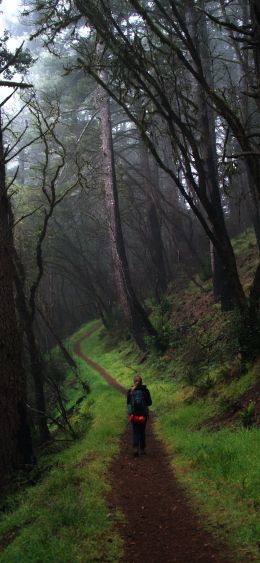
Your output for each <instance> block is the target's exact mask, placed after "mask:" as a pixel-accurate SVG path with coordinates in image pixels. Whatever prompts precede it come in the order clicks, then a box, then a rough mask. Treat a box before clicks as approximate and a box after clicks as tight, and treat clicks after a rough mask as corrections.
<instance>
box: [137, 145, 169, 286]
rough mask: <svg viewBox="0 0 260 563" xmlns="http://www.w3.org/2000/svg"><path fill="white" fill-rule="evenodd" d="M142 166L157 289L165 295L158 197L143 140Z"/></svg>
mask: <svg viewBox="0 0 260 563" xmlns="http://www.w3.org/2000/svg"><path fill="white" fill-rule="evenodd" d="M141 166H142V170H143V186H144V191H145V195H146V199H147V216H148V222H149V229H150V253H151V257H152V261H153V264H154V267H155V271H156V278H157V284H156V286H157V289H158V291H159V293H164V292H165V291H166V289H167V269H166V265H165V259H164V256H165V251H164V247H163V240H162V235H161V226H160V220H159V217H158V211H159V206H158V195H157V194H156V193H155V191H156V187H158V186H154V181H153V179H152V173H151V166H150V162H149V153H148V149H147V147H146V145H145V144H144V142H143V140H142V139H141ZM156 203H157V204H156Z"/></svg>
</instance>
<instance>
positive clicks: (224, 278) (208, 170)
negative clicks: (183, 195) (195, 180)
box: [187, 0, 234, 311]
mask: <svg viewBox="0 0 260 563" xmlns="http://www.w3.org/2000/svg"><path fill="white" fill-rule="evenodd" d="M201 8H202V10H203V8H204V3H203V0H202V2H201ZM187 12H188V18H189V28H190V33H191V37H192V39H193V42H194V44H195V45H196V48H197V50H198V52H199V53H200V57H201V62H202V65H203V69H204V72H205V74H206V75H207V79H208V80H209V83H210V84H212V82H213V79H212V73H211V67H210V55H209V46H208V34H207V27H206V19H205V15H204V13H203V12H199V13H198V12H197V11H195V8H194V1H193V0H189V2H188V10H187ZM194 90H195V96H196V105H197V128H198V146H199V150H200V154H201V159H202V162H203V167H204V170H205V175H206V178H207V189H208V197H209V200H210V202H211V204H212V206H213V207H214V210H215V215H216V218H217V222H218V224H219V225H222V229H223V231H226V226H225V219H224V213H223V209H222V204H221V196H220V189H219V175H218V166H217V149H216V132H215V118H214V112H213V109H212V108H211V106H209V104H208V100H207V95H206V93H205V90H204V89H203V87H202V86H201V84H199V83H196V84H195V85H194ZM210 256H211V265H212V275H213V291H214V297H215V300H216V301H220V302H221V308H222V310H224V311H227V310H229V309H232V308H233V306H234V299H233V293H232V288H231V286H230V283H229V279H228V275H227V273H226V270H225V268H224V267H223V262H222V260H221V257H220V256H219V254H218V252H217V250H216V249H215V248H214V246H213V245H212V243H211V242H210Z"/></svg>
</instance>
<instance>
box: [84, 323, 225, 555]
mask: <svg viewBox="0 0 260 563" xmlns="http://www.w3.org/2000/svg"><path fill="white" fill-rule="evenodd" d="M89 335H90V333H89V334H87V335H85V336H84V337H83V338H81V339H80V340H79V341H78V342H77V344H76V346H75V352H76V353H77V354H78V356H80V357H81V358H82V359H83V360H84V361H85V362H86V363H87V364H89V365H90V366H91V367H92V368H94V369H95V370H96V371H97V372H98V373H99V374H100V375H101V376H102V377H103V378H104V379H105V380H106V381H107V382H108V383H109V384H110V385H113V386H114V387H115V388H116V389H117V390H118V391H119V392H121V393H123V394H124V395H126V393H127V391H126V389H125V388H124V387H122V385H120V384H119V383H118V382H117V381H116V380H115V379H113V377H112V376H111V375H110V374H109V373H108V372H107V371H106V370H105V369H104V368H102V367H101V366H100V365H98V364H96V363H95V362H93V361H92V360H91V358H89V357H88V356H86V355H85V354H84V353H83V352H82V351H81V348H80V343H81V341H82V340H84V339H85V338H87V336H89ZM147 426H148V427H147V454H146V455H145V456H141V457H138V458H134V457H133V454H132V448H131V442H132V439H131V438H132V436H131V427H130V424H128V425H127V430H126V432H125V434H124V436H123V438H122V441H121V448H120V453H119V455H118V457H117V458H116V459H114V461H113V462H112V464H111V467H110V473H109V478H110V483H111V486H112V489H111V493H110V495H109V499H108V503H109V511H110V512H111V514H112V513H113V512H114V511H116V510H117V509H119V510H120V511H121V512H123V514H124V516H125V518H124V522H123V523H120V524H119V525H118V530H119V533H120V535H121V537H122V538H123V541H124V557H123V563H173V562H176V563H197V562H200V563H210V562H211V561H214V562H216V563H232V561H233V563H234V559H232V557H231V555H230V554H229V553H228V548H227V547H226V546H223V545H221V544H220V543H219V542H218V541H217V540H216V539H215V538H213V537H212V536H211V534H210V533H209V532H208V531H207V530H206V529H205V524H204V526H203V522H202V521H201V518H200V516H199V515H197V514H195V513H194V509H193V507H192V506H191V504H190V503H189V500H188V498H187V494H185V493H184V491H183V489H182V488H181V486H180V485H179V483H178V481H177V480H176V478H175V477H174V473H173V471H172V469H171V467H170V462H169V458H168V455H167V452H166V450H165V447H164V445H163V444H162V442H161V441H159V440H158V439H157V438H156V436H155V433H154V431H153V420H152V418H151V419H150V420H149V421H148V425H147Z"/></svg>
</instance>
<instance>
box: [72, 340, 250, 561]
mask: <svg viewBox="0 0 260 563" xmlns="http://www.w3.org/2000/svg"><path fill="white" fill-rule="evenodd" d="M132 346H133V345H132V344H131V342H129V341H128V342H121V343H120V344H119V345H117V346H115V345H114V344H113V343H111V340H110V338H109V336H108V335H107V334H106V333H105V332H104V331H103V330H102V329H101V330H100V331H98V332H96V333H95V334H93V335H92V336H91V337H90V338H89V339H88V340H87V341H86V342H85V343H84V342H83V343H82V348H83V350H84V351H85V352H86V353H88V354H90V355H91V357H92V358H93V359H94V360H95V361H96V362H98V363H100V364H101V365H102V366H103V367H105V368H106V369H107V370H108V371H109V372H110V373H111V374H112V375H113V376H114V377H115V378H116V379H117V380H118V381H119V382H120V383H121V384H123V385H125V386H126V387H129V386H130V384H131V381H132V378H133V375H134V374H135V373H141V375H142V376H143V378H144V381H145V383H146V384H147V385H148V386H149V389H150V390H151V393H152V396H153V400H154V406H153V408H154V410H155V414H156V418H155V421H156V422H155V427H156V431H157V433H158V435H159V436H160V437H162V438H163V439H164V442H165V443H166V445H167V448H168V451H169V455H170V458H171V461H172V466H173V468H174V471H175V473H176V474H177V477H178V478H179V480H180V481H181V482H182V483H183V484H184V485H185V487H186V488H187V490H188V492H189V494H190V493H191V494H192V497H193V501H194V504H195V506H196V508H197V509H198V510H199V511H200V512H201V513H202V514H203V515H204V516H206V522H208V523H209V526H210V528H211V530H213V531H214V533H215V534H216V535H218V536H220V537H222V538H224V540H225V541H227V542H228V543H229V544H230V545H231V546H232V548H233V550H234V551H235V553H236V557H237V560H238V561H239V560H241V561H251V560H252V561H256V560H259V559H258V557H259V552H258V542H259V537H260V519H259V506H260V467H259V466H260V441H259V430H258V429H256V428H252V429H250V430H247V429H245V428H243V427H242V426H239V425H238V426H237V427H235V428H223V429H221V430H219V431H212V430H209V429H207V428H205V427H203V422H204V421H205V420H207V419H208V418H210V417H212V416H214V415H216V414H217V413H218V411H219V409H220V405H221V402H222V401H221V399H222V398H224V399H226V396H228V398H229V399H231V400H232V398H233V399H236V398H237V396H239V393H240V392H243V391H245V390H246V389H247V388H248V387H250V385H252V381H253V380H252V374H250V372H249V373H248V374H246V375H245V376H244V377H241V378H240V379H239V380H234V381H232V382H230V383H229V384H227V385H224V384H223V381H220V383H219V387H217V385H216V387H214V390H213V391H214V392H213V393H212V396H211V395H210V396H207V397H206V398H199V397H196V396H195V395H194V393H193V390H192V388H191V387H190V386H188V385H187V384H184V383H183V382H182V381H181V380H180V379H178V373H177V370H178V365H174V362H171V363H169V364H168V365H165V366H162V364H161V365H159V363H160V362H159V361H158V358H157V359H155V358H153V359H151V360H149V361H148V362H146V363H144V364H142V365H137V363H136V357H137V354H136V351H134V350H133V348H132ZM159 370H160V371H159ZM222 396H223V397H222Z"/></svg>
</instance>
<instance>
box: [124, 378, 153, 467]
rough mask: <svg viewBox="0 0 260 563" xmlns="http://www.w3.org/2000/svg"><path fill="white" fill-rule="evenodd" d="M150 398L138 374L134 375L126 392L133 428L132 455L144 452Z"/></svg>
mask: <svg viewBox="0 0 260 563" xmlns="http://www.w3.org/2000/svg"><path fill="white" fill-rule="evenodd" d="M151 404H152V399H151V395H150V392H149V390H148V389H147V387H146V385H143V383H142V378H141V376H140V375H136V376H135V377H134V384H133V385H132V387H131V389H129V391H128V393H127V408H128V414H129V420H130V422H131V424H132V428H133V447H134V456H135V457H137V456H138V455H139V450H140V453H141V454H145V427H146V422H147V418H148V416H149V409H148V407H150V405H151Z"/></svg>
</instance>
